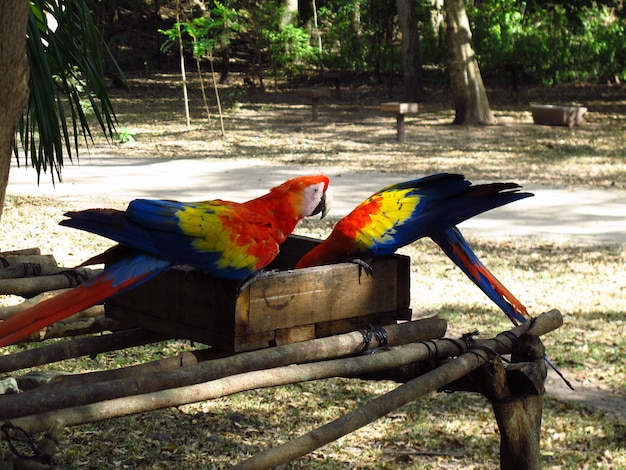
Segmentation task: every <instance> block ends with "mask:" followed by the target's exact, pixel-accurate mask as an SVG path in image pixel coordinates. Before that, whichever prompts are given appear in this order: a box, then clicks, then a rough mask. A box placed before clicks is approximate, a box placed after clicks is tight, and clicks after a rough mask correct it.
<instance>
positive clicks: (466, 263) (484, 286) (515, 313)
mask: <svg viewBox="0 0 626 470" xmlns="http://www.w3.org/2000/svg"><path fill="white" fill-rule="evenodd" d="M430 238H432V239H433V241H434V242H435V243H437V245H439V247H440V248H441V249H442V250H443V252H444V253H445V254H446V255H448V258H450V259H451V260H452V261H453V262H454V264H456V265H457V266H458V267H459V268H460V269H461V271H463V272H464V273H465V275H466V276H467V277H468V278H470V280H472V281H473V282H474V283H475V284H476V285H477V286H478V287H479V288H480V290H482V291H483V292H484V293H485V295H487V297H489V298H490V299H491V300H492V301H493V302H494V303H495V304H496V305H497V306H498V307H500V308H501V309H502V311H503V312H504V313H505V314H506V315H507V316H508V317H509V318H510V319H511V321H512V322H513V324H515V325H519V324H520V323H524V322H526V321H527V320H529V319H530V315H529V314H528V311H527V310H526V307H525V306H524V305H523V304H522V303H521V302H520V301H519V300H517V298H516V297H515V296H514V295H513V294H511V292H510V291H509V290H508V289H507V288H506V287H504V285H503V284H502V283H501V282H500V281H499V280H498V279H496V277H495V276H494V275H493V274H491V272H490V271H489V270H488V269H487V268H486V267H485V265H484V264H483V263H482V262H481V261H480V260H479V259H478V257H477V256H476V254H475V253H474V252H473V251H472V249H471V248H470V247H469V245H468V244H467V242H466V241H465V238H463V235H462V234H461V232H460V230H459V229H458V228H457V227H452V228H449V229H447V230H443V231H441V232H436V233H431V234H430Z"/></svg>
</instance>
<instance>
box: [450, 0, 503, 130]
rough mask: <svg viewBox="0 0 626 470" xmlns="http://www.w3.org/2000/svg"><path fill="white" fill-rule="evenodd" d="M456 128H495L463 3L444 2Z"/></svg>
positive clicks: (457, 0) (459, 1)
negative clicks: (479, 125) (479, 126)
mask: <svg viewBox="0 0 626 470" xmlns="http://www.w3.org/2000/svg"><path fill="white" fill-rule="evenodd" d="M444 6H445V12H446V25H447V39H448V57H449V67H450V88H451V89H452V99H453V101H454V109H455V112H456V114H455V117H454V123H455V124H494V123H495V122H496V119H495V118H494V116H493V113H492V112H491V108H490V107H489V100H488V98H487V93H486V92H485V86H484V84H483V79H482V76H481V75H480V69H479V68H478V61H477V59H476V54H475V52H474V49H473V47H472V32H471V30H470V25H469V20H468V19H467V14H466V12H465V2H464V0H444Z"/></svg>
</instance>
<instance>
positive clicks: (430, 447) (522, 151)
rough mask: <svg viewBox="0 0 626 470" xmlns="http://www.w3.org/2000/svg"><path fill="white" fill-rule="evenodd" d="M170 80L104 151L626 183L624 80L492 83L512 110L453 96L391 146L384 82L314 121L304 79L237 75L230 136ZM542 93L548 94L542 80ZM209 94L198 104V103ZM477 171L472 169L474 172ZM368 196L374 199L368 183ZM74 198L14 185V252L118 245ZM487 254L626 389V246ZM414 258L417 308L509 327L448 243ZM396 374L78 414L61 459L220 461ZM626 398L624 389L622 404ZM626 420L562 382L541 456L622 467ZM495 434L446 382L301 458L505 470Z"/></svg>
mask: <svg viewBox="0 0 626 470" xmlns="http://www.w3.org/2000/svg"><path fill="white" fill-rule="evenodd" d="M170 78H171V77H169V78H168V77H165V76H162V77H156V78H153V79H152V81H147V80H141V81H140V80H136V81H134V82H133V83H134V85H135V87H134V89H133V90H132V91H131V92H128V93H127V92H123V93H119V96H118V97H117V102H118V109H119V110H120V121H121V123H122V124H124V125H125V126H126V127H128V128H129V129H130V130H132V131H133V132H135V138H136V139H137V142H136V143H133V144H126V145H124V146H119V147H115V148H111V149H108V150H107V149H105V150H104V151H107V152H111V153H122V152H123V153H124V156H125V157H132V156H133V155H135V156H141V157H145V156H149V155H150V156H157V155H158V156H159V157H172V158H174V157H182V156H184V157H185V158H205V157H207V156H209V157H220V158H239V157H240V156H246V157H250V156H254V157H256V158H259V159H263V160H269V161H276V162H281V163H294V164H298V165H303V166H306V165H309V164H310V165H316V166H319V165H328V166H333V167H335V166H341V167H343V168H345V169H346V171H347V170H352V169H358V170H362V169H369V170H372V171H381V172H382V171H385V172H395V173H399V174H410V175H422V174H427V173H431V172H435V171H441V170H453V171H455V172H463V173H466V174H468V175H479V177H480V179H482V180H501V179H506V180H513V181H517V182H520V183H533V184H544V185H549V186H556V187H578V186H585V187H595V188H606V189H607V190H610V189H611V188H621V189H624V188H626V165H625V161H624V159H625V158H626V157H625V156H626V144H625V140H624V139H625V137H624V136H626V133H625V131H626V100H625V99H624V93H623V91H624V90H623V89H622V88H603V87H580V88H572V87H570V88H556V89H551V90H543V91H538V90H527V91H526V92H525V93H526V95H525V96H521V97H519V96H518V97H511V96H509V95H508V94H507V93H506V92H501V93H496V92H493V94H492V95H493V96H494V97H493V98H492V107H493V108H494V109H495V110H497V111H496V114H497V116H498V118H499V120H500V122H501V124H500V125H498V126H493V127H488V128H467V129H465V128H463V129H459V128H455V127H452V126H450V125H449V124H448V123H449V122H450V121H451V118H452V114H451V112H450V111H449V110H448V109H447V107H448V104H447V101H446V97H445V96H444V94H443V92H441V91H439V90H433V92H432V95H431V96H432V102H429V103H427V104H425V105H424V106H423V108H422V109H421V110H420V113H419V114H418V115H417V116H415V117H411V118H409V122H408V126H409V127H408V130H407V135H408V142H407V144H406V145H398V144H397V143H395V142H393V138H394V130H393V120H392V119H390V118H388V117H384V116H380V115H379V113H378V111H377V104H378V103H379V102H380V101H381V99H386V97H385V96H383V95H382V94H381V93H379V92H378V91H377V90H375V89H372V88H370V87H362V86H361V87H354V88H349V89H346V90H345V93H344V100H343V101H341V102H339V103H334V104H331V103H327V104H325V105H324V106H323V107H322V109H321V115H320V120H319V121H318V122H317V123H310V122H309V121H308V118H309V112H310V111H309V108H308V106H306V105H304V104H302V102H300V100H299V99H298V98H297V97H296V95H295V92H294V91H293V90H287V91H286V92H283V93H273V92H272V93H267V94H265V95H261V94H254V93H247V92H244V91H243V90H242V89H240V88H237V87H231V88H228V89H224V90H223V91H222V92H223V98H224V101H225V104H226V109H227V121H226V122H227V138H225V139H221V138H219V137H218V133H217V130H216V129H217V125H216V122H215V120H214V121H213V124H212V126H206V125H204V124H202V123H201V121H200V120H201V119H202V111H201V110H200V109H198V108H195V109H194V115H195V118H194V128H193V129H192V130H191V131H186V130H185V129H184V126H183V125H182V119H181V113H180V112H178V110H179V109H182V107H181V105H180V102H179V100H178V98H177V95H178V90H176V89H175V88H173V84H172V82H171V80H170ZM540 93H541V94H543V95H544V96H543V98H542V96H541V94H540ZM540 99H543V101H544V102H546V100H550V102H555V103H559V102H561V103H569V102H572V101H578V102H582V103H583V104H585V105H587V106H588V107H589V109H590V113H589V115H588V124H587V125H586V126H584V127H581V128H574V129H567V128H547V127H538V126H533V125H532V124H531V118H530V114H529V112H528V111H527V110H526V108H527V106H526V103H527V102H528V101H539V100H540ZM196 102H199V100H197V101H196ZM472 179H476V178H472ZM364 196H366V195H364ZM68 209H72V208H71V207H63V206H61V205H60V204H59V203H58V201H56V200H54V199H46V200H33V199H32V198H24V197H9V198H8V201H7V206H6V208H5V213H4V215H3V219H2V224H1V225H0V237H1V239H2V240H3V241H4V243H3V249H12V248H24V247H27V246H40V247H41V248H42V250H43V251H44V252H46V253H53V254H54V255H55V256H56V257H57V259H59V260H60V261H61V262H62V263H64V264H67V265H72V264H75V263H77V262H78V261H81V260H83V259H85V258H86V257H87V256H88V255H90V254H93V253H94V252H95V251H99V250H101V249H103V248H105V247H107V246H109V244H108V242H106V241H102V240H101V239H98V238H97V237H95V236H94V237H90V236H86V235H85V234H82V233H73V232H71V231H68V230H64V229H59V228H58V227H57V226H56V221H57V220H59V218H60V216H61V214H62V212H63V211H65V210H68ZM329 230H330V224H329V223H328V222H326V223H320V222H311V221H307V222H306V223H304V224H303V225H302V226H301V228H300V233H305V234H310V235H315V236H318V237H322V236H324V235H325V234H327V233H328V231H329ZM470 243H472V245H473V246H474V247H475V249H476V252H477V253H478V254H479V256H480V257H481V259H482V260H483V261H484V262H485V264H486V265H487V266H488V267H489V268H490V269H491V270H492V271H493V272H494V273H495V274H496V275H497V276H498V277H499V278H500V279H501V280H502V281H503V282H504V284H505V285H507V286H508V287H509V288H510V289H511V290H512V291H513V292H514V293H516V295H518V297H519V298H520V299H521V300H522V301H523V302H524V303H526V304H527V305H528V307H529V309H530V311H531V312H533V313H540V312H542V311H545V310H547V309H549V308H559V309H560V310H562V311H563V312H564V313H565V314H566V325H565V326H564V327H563V328H561V329H560V330H558V331H557V332H555V333H554V334H551V335H549V336H548V337H546V338H545V344H546V346H547V348H548V354H549V356H550V357H551V358H553V359H554V360H555V361H556V362H557V363H558V364H559V365H560V366H561V367H562V368H563V369H564V371H565V372H566V373H567V374H568V376H569V377H571V378H574V379H576V380H577V382H578V383H580V384H582V385H585V386H588V387H598V388H599V389H601V390H603V391H604V392H605V393H606V396H607V397H622V398H624V397H625V396H626V387H625V385H624V384H626V365H625V364H624V360H623V351H625V350H626V339H625V338H626V334H625V333H626V332H625V331H624V306H626V270H624V265H625V261H626V247H624V246H585V247H579V246H571V245H566V244H556V243H552V242H546V241H543V240H536V239H532V238H530V239H523V240H517V241H511V240H507V241H504V240H497V239H493V240H492V239H485V240H478V241H470ZM404 252H405V254H408V255H410V256H411V257H412V259H413V272H412V280H413V284H412V307H413V309H414V311H416V313H418V314H433V313H438V314H440V315H442V316H444V317H446V318H447V319H448V321H449V323H450V325H451V328H452V329H453V330H454V331H457V332H464V331H468V330H473V329H479V330H480V331H481V332H482V333H483V334H485V335H488V336H491V335H492V334H494V333H496V332H498V331H501V330H502V329H505V328H508V327H509V325H508V324H507V322H506V319H505V318H504V316H503V315H501V314H499V313H498V311H497V310H496V308H495V307H494V306H492V305H491V304H490V303H489V302H488V301H487V300H486V299H485V298H484V296H483V295H482V293H480V292H479V291H478V290H477V289H476V288H475V287H474V286H473V285H472V284H470V283H469V282H468V281H467V279H465V278H464V276H463V275H462V274H461V273H460V272H458V270H456V268H455V267H454V266H453V265H452V263H450V262H449V261H448V260H447V259H446V258H445V256H444V255H442V254H441V253H440V252H439V251H438V249H436V247H435V246H434V245H433V244H432V243H430V242H428V241H422V242H419V243H416V244H415V245H414V246H411V247H409V248H406V249H405V250H404ZM188 347H189V346H188V345H186V344H184V343H181V342H170V343H166V344H159V345H155V346H154V347H152V348H138V349H135V350H130V351H127V352H124V353H123V354H122V353H111V354H102V355H99V356H98V357H97V358H96V359H95V360H89V359H86V360H72V361H66V362H65V363H63V364H62V365H53V366H51V368H63V369H65V370H86V369H99V368H111V367H118V366H120V365H122V364H126V363H133V362H141V361H145V360H148V359H150V358H153V357H155V356H159V355H162V354H173V353H174V352H175V351H178V350H180V349H184V348H188ZM393 387H395V384H393V383H391V382H384V381H383V382H364V381H358V380H344V379H333V380H327V381H320V382H314V383H304V384H298V385H294V386H289V387H280V388H276V389H270V390H256V391H252V392H246V393H242V394H237V395H235V396H232V397H228V398H223V399H219V400H214V401H211V402H203V403H198V404H195V405H189V406H184V407H180V408H176V409H168V410H163V411H160V412H153V413H146V414H142V415H137V416H131V417H127V418H122V419H117V420H111V421H107V422H102V423H97V424H93V425H84V426H79V427H75V428H71V429H69V430H68V431H67V433H66V436H65V437H64V439H63V441H62V443H61V452H60V454H59V460H60V467H61V468H68V469H69V468H145V469H161V468H172V467H180V468H189V469H192V468H198V469H200V468H222V467H225V466H228V465H229V464H232V463H235V462H237V461H241V460H242V459H244V458H245V457H246V456H250V455H252V454H254V453H255V452H258V451H259V450H261V449H263V448H266V447H268V446H272V445H276V444H278V443H281V442H284V441H286V440H288V439H290V438H292V437H295V436H298V435H301V434H302V433H304V432H306V431H308V430H310V429H313V428H315V427H318V426H320V425H322V424H324V423H326V422H327V421H329V420H331V419H334V418H336V417H339V416H340V415H342V414H343V413H345V412H347V411H349V410H351V409H354V408H355V407H356V406H358V405H359V404H360V403H363V402H365V401H367V400H369V399H371V398H372V397H374V396H376V395H378V394H380V393H383V392H385V391H388V390H391V389H392V388H393ZM622 403H623V402H622ZM625 439H626V425H625V423H624V418H623V417H621V418H620V416H619V415H613V414H610V413H608V414H605V413H604V412H602V411H600V410H598V409H597V408H594V407H591V406H589V405H584V404H583V405H581V404H575V403H574V402H570V401H562V400H557V399H554V398H552V397H551V396H548V397H547V399H546V402H545V410H544V421H543V433H542V452H543V464H544V468H548V469H582V468H614V469H619V468H626V449H625V448H624V444H623V443H624V441H625ZM498 445H499V438H498V431H497V427H496V425H495V421H494V419H493V414H492V412H491V410H490V407H489V403H488V401H487V400H486V399H484V398H482V397H480V396H473V395H469V394H462V393H457V394H433V395H431V396H428V397H426V398H424V399H422V400H419V401H417V402H414V403H411V404H410V405H407V406H405V407H403V408H402V409H400V410H397V412H396V413H393V414H392V415H389V416H387V417H385V418H384V419H381V420H379V421H377V422H376V423H372V424H371V425H369V426H367V427H366V428H364V429H362V430H360V431H358V432H356V433H354V434H351V435H349V436H346V437H344V438H342V439H340V440H339V441H337V442H334V443H332V444H330V445H328V446H326V447H324V448H322V449H319V450H318V451H316V452H314V453H312V454H310V455H308V456H306V457H304V458H302V459H299V460H298V461H296V462H294V463H292V464H290V465H289V466H288V467H287V468H330V469H347V468H372V469H373V468H390V469H391V468H393V469H403V468H407V469H408V468H416V467H417V468H424V469H429V468H474V469H495V468H498V454H499V451H498Z"/></svg>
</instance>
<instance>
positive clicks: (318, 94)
mask: <svg viewBox="0 0 626 470" xmlns="http://www.w3.org/2000/svg"><path fill="white" fill-rule="evenodd" d="M329 94H330V90H329V89H328V88H315V87H313V88H304V89H302V90H300V91H298V95H300V96H305V97H307V98H311V121H313V122H315V121H317V109H318V107H319V103H320V98H322V97H324V96H328V95H329Z"/></svg>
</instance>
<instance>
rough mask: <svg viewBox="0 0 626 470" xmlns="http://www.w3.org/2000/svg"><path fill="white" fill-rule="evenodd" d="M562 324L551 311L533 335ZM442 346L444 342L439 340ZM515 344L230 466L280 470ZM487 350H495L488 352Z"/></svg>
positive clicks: (503, 340) (522, 329) (472, 354)
mask: <svg viewBox="0 0 626 470" xmlns="http://www.w3.org/2000/svg"><path fill="white" fill-rule="evenodd" d="M562 324H563V317H562V316H561V314H560V312H558V311H557V310H551V311H550V312H547V313H544V314H542V315H540V316H539V317H537V318H535V319H534V325H533V328H532V334H534V335H542V334H545V333H547V332H548V331H552V330H554V329H556V328H558V327H560V326H561V325H562ZM528 326H529V325H528V324H523V325H520V326H518V327H516V328H514V329H513V330H511V332H512V333H513V334H514V335H515V336H516V337H519V336H521V335H522V334H524V333H527V332H528ZM439 342H440V343H441V342H442V341H439ZM512 345H513V343H512V341H511V338H510V337H509V336H508V335H507V334H502V333H501V334H499V335H498V336H497V337H496V338H494V339H492V340H488V341H486V342H485V343H484V344H483V346H482V347H481V348H480V349H473V350H471V351H469V352H466V353H464V354H462V355H460V356H458V357H457V358H456V359H454V360H452V361H450V362H448V363H446V364H443V365H442V366H440V367H438V368H437V369H434V370H432V371H431V372H428V373H426V374H424V375H422V376H421V377H417V378H415V379H413V380H411V381H409V382H407V383H405V384H404V385H401V386H399V387H398V388H396V389H395V390H393V391H391V392H389V393H386V394H384V395H381V396H380V397H378V398H375V399H374V400H372V401H370V402H368V403H366V404H365V405H363V406H361V407H359V408H357V409H356V410H353V411H351V412H349V413H347V414H345V415H344V416H342V417H341V418H339V419H337V420H335V421H332V422H330V423H328V424H326V425H324V426H322V427H320V428H318V429H315V430H313V431H311V432H310V433H307V434H305V435H303V436H301V437H299V438H296V439H294V440H292V441H289V442H286V443H285V444H282V445H280V446H277V447H273V448H270V449H267V450H265V451H264V452H261V453H259V454H257V455H255V456H253V457H251V458H250V459H248V460H246V461H244V462H241V463H240V464H238V465H235V466H233V467H231V470H235V469H237V470H246V469H249V470H252V469H253V470H261V469H270V468H274V467H277V466H278V465H281V464H284V463H287V462H290V461H292V460H295V459H297V458H299V457H302V456H304V455H306V454H308V453H309V452H312V451H314V450H315V449H318V448H320V447H322V446H324V445H326V444H328V443H330V442H332V441H334V440H336V439H339V438H340V437H342V436H345V435H346V434H349V433H351V432H354V431H356V430H357V429H359V428H361V427H363V426H365V425H367V424H369V423H371V422H373V421H375V420H377V419H379V418H381V417H383V416H385V415H386V414H388V413H390V412H392V411H394V410H396V409H398V408H400V407H401V406H404V405H406V404H407V403H409V402H411V401H413V400H415V399H417V398H419V397H421V396H423V395H426V394H427V393H430V392H433V391H435V390H437V389H439V388H441V387H444V386H445V385H447V384H449V383H450V382H453V381H454V380H457V379H459V378H461V377H463V376H465V375H467V374H469V373H470V372H472V371H474V370H476V369H478V368H479V367H480V366H481V365H483V364H484V363H485V362H487V361H488V360H489V357H490V356H492V355H493V354H495V353H497V354H506V353H508V352H509V351H510V349H511V347H512ZM487 350H491V351H493V353H488V352H487Z"/></svg>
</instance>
